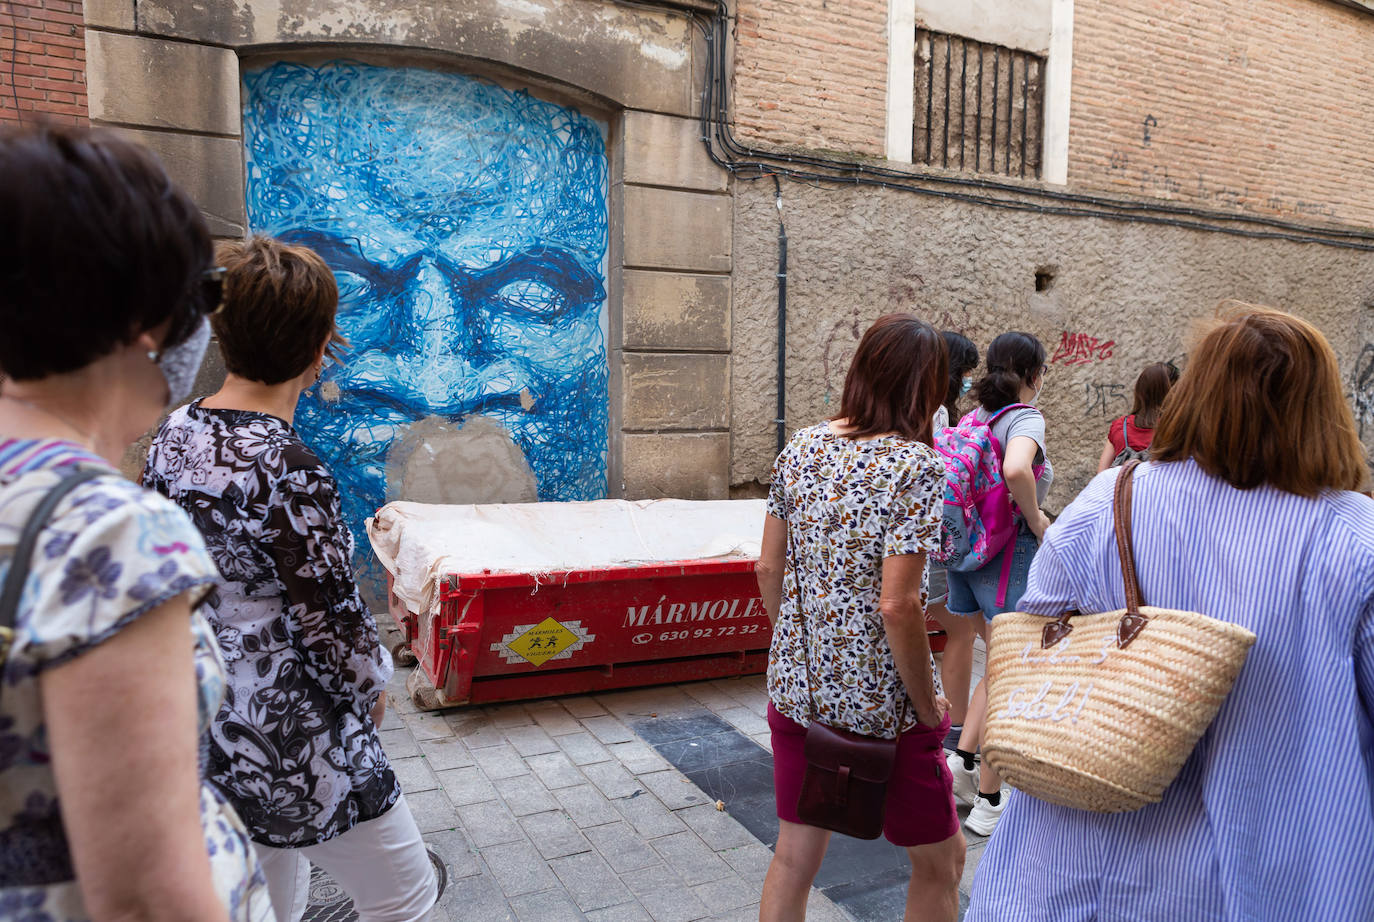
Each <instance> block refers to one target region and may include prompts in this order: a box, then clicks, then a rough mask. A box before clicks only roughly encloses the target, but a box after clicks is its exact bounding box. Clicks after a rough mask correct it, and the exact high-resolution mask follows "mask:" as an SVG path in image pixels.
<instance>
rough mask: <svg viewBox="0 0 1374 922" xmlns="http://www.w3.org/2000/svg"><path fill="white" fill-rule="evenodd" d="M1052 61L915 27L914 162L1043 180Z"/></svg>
mask: <svg viewBox="0 0 1374 922" xmlns="http://www.w3.org/2000/svg"><path fill="white" fill-rule="evenodd" d="M1044 75H1045V59H1044V58H1043V57H1040V56H1039V55H1034V54H1030V53H1028V52H1025V51H1017V50H1015V49H1013V48H1007V47H1004V46H1002V45H991V44H986V43H984V42H975V41H973V40H972V39H967V38H961V37H960V36H958V35H949V34H947V33H944V32H931V31H929V30H927V29H917V30H916V60H915V78H916V113H915V114H916V119H915V126H914V129H913V131H912V148H911V150H912V159H913V160H914V161H915V162H917V163H925V164H929V165H930V166H938V167H944V168H946V169H951V170H962V171H966V172H974V173H1000V174H1002V175H1006V176H1022V177H1032V178H1037V179H1038V178H1039V177H1040V161H1041V149H1042V146H1043V138H1044V111H1045V105H1044V103H1045V80H1044Z"/></svg>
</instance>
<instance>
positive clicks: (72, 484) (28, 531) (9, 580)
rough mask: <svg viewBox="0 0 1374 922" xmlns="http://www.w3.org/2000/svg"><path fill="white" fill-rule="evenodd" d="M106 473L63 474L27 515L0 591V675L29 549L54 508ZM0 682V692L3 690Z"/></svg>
mask: <svg viewBox="0 0 1374 922" xmlns="http://www.w3.org/2000/svg"><path fill="white" fill-rule="evenodd" d="M107 473H109V471H102V470H100V469H99V468H91V467H78V468H76V469H75V470H73V471H71V472H69V473H68V474H66V475H65V476H64V477H63V478H62V479H61V480H60V481H58V483H57V486H55V487H53V488H52V489H51V490H49V491H48V492H47V493H46V494H45V495H44V497H43V498H42V499H41V500H39V501H38V506H37V507H35V508H34V510H33V512H31V513H29V518H28V521H26V522H25V523H24V530H23V531H22V532H21V533H20V535H19V544H18V545H17V546H16V547H15V549H14V556H13V557H11V558H10V568H9V570H8V571H7V572H6V573H5V583H4V586H3V588H0V672H3V670H4V663H5V660H6V659H8V658H9V653H10V647H11V646H12V645H13V644H14V623H15V620H16V619H17V618H18V615H19V598H20V596H21V595H23V593H24V583H25V582H27V581H28V578H29V564H30V562H31V561H32V560H33V549H34V547H35V546H36V545H37V544H38V536H39V535H40V534H41V533H42V531H43V528H44V527H45V526H46V525H47V524H48V520H49V519H50V518H52V514H53V511H54V510H55V509H56V508H57V504H58V503H60V502H62V500H63V499H64V498H65V497H66V495H67V494H68V493H70V492H71V491H72V490H75V489H76V488H77V487H79V486H81V484H83V483H85V482H86V481H88V480H94V479H95V478H97V477H102V476H104V475H105V474H107ZM3 684H4V683H3V682H0V689H3Z"/></svg>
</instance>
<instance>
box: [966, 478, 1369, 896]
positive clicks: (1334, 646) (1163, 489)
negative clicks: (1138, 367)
mask: <svg viewBox="0 0 1374 922" xmlns="http://www.w3.org/2000/svg"><path fill="white" fill-rule="evenodd" d="M1118 472H1119V471H1118V470H1111V471H1106V472H1104V473H1102V474H1100V475H1099V476H1098V477H1097V478H1095V479H1094V480H1093V481H1092V483H1090V484H1089V485H1088V487H1087V489H1085V490H1084V491H1083V493H1082V494H1081V495H1080V496H1079V497H1078V498H1077V499H1076V500H1074V501H1073V503H1072V504H1070V506H1069V507H1068V508H1067V509H1065V510H1064V514H1063V516H1061V517H1060V519H1059V521H1057V522H1056V523H1055V524H1054V526H1053V527H1051V528H1050V530H1049V532H1048V534H1047V535H1046V538H1045V543H1044V544H1043V545H1042V546H1041V548H1040V552H1039V553H1038V554H1037V555H1036V557H1035V562H1034V564H1033V565H1032V567H1031V573H1030V585H1029V588H1028V589H1027V592H1026V595H1025V597H1024V598H1023V599H1022V601H1021V608H1022V609H1023V610H1025V611H1030V612H1036V613H1039V614H1057V613H1058V612H1060V611H1062V610H1064V609H1065V608H1077V609H1079V610H1081V611H1089V612H1097V611H1111V610H1113V609H1118V608H1122V607H1124V606H1125V594H1124V590H1123V589H1122V584H1121V570H1120V567H1119V564H1118V563H1117V552H1116V543H1115V539H1114V538H1113V534H1112V487H1113V485H1114V483H1115V478H1116V476H1117V473H1118ZM1132 517H1133V519H1134V526H1133V528H1132V533H1133V535H1134V539H1135V553H1136V561H1137V564H1138V567H1139V570H1140V582H1141V588H1142V590H1143V593H1144V597H1145V602H1146V604H1147V605H1158V606H1161V607H1165V608H1176V609H1186V610H1192V611H1198V612H1202V613H1204V614H1208V615H1211V616H1213V617H1215V618H1222V619H1225V620H1228V621H1233V622H1235V623H1237V624H1243V625H1245V626H1246V627H1248V628H1250V629H1251V630H1252V631H1254V632H1255V633H1256V634H1257V635H1258V637H1259V639H1258V641H1256V643H1255V646H1254V647H1253V648H1252V649H1251V651H1250V655H1249V658H1248V659H1247V660H1246V663H1245V666H1244V668H1243V669H1242V670H1241V673H1240V677H1239V679H1238V680H1237V682H1236V684H1235V687H1234V688H1233V689H1232V691H1231V694H1230V696H1229V697H1228V698H1227V700H1226V702H1225V703H1224V704H1223V705H1222V708H1221V711H1220V712H1219V713H1218V714H1217V718H1216V720H1215V721H1214V722H1213V723H1212V726H1211V727H1210V728H1209V729H1208V730H1207V732H1206V733H1205V734H1204V735H1203V737H1202V739H1201V741H1200V742H1199V743H1198V745H1197V748H1196V749H1195V750H1194V752H1193V754H1192V756H1191V757H1190V758H1189V759H1188V762H1187V763H1186V764H1185V765H1184V768H1183V771H1182V773H1181V774H1180V775H1179V777H1178V779H1177V780H1176V781H1175V782H1174V783H1173V785H1172V786H1171V787H1170V788H1169V789H1168V790H1167V791H1166V792H1165V794H1164V800H1163V801H1162V802H1161V803H1158V804H1152V805H1151V806H1148V807H1145V808H1144V809H1141V810H1137V811H1135V812H1133V813H1124V814H1096V813H1087V812H1084V811H1079V810H1071V809H1068V808H1064V807H1057V806H1053V805H1050V804H1046V803H1044V802H1042V801H1038V800H1036V799H1034V798H1032V797H1029V796H1027V795H1025V794H1020V793H1017V794H1013V795H1012V798H1011V802H1010V803H1009V804H1008V805H1007V810H1006V813H1005V814H1004V815H1003V816H1002V820H1001V822H1000V824H999V825H998V828H997V831H996V833H995V834H994V835H993V837H992V839H991V841H990V842H989V843H988V847H987V852H986V853H985V855H984V857H983V860H982V863H981V864H980V866H979V868H978V874H977V878H976V879H975V881H974V885H973V894H972V900H971V903H970V906H969V910H968V914H967V916H966V919H967V920H969V922H985V920H998V922H1003V920H1042V919H1043V920H1051V919H1053V920H1056V922H1076V920H1084V922H1086V920H1127V919H1129V920H1147V919H1160V920H1189V922H1210V920H1222V919H1224V920H1236V922H1239V920H1285V922H1286V920H1305V919H1320V920H1337V919H1340V920H1355V919H1359V920H1370V919H1374V726H1371V714H1372V713H1374V602H1372V601H1371V600H1374V502H1372V501H1370V500H1369V499H1367V498H1365V497H1363V496H1360V495H1358V494H1355V493H1340V492H1328V493H1326V494H1324V495H1322V496H1320V497H1318V498H1316V499H1303V498H1301V497H1298V496H1294V495H1292V494H1288V493H1283V492H1280V491H1278V490H1275V489H1272V488H1269V487H1261V488H1259V489H1255V490H1248V491H1242V490H1237V489H1235V488H1233V487H1231V486H1229V485H1227V484H1226V483H1224V482H1222V481H1221V480H1218V479H1216V478H1214V477H1210V476H1208V475H1207V474H1205V473H1204V472H1203V471H1202V470H1201V469H1200V468H1199V467H1198V466H1197V465H1196V464H1194V463H1193V462H1192V461H1182V462H1174V463H1170V464H1160V465H1155V464H1151V465H1146V466H1143V467H1141V468H1140V469H1139V470H1137V472H1136V483H1135V485H1134V502H1133V504H1132Z"/></svg>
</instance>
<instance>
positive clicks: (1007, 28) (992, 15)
mask: <svg viewBox="0 0 1374 922" xmlns="http://www.w3.org/2000/svg"><path fill="white" fill-rule="evenodd" d="M913 2H914V4H915V7H916V22H917V23H919V24H920V26H921V27H922V28H925V29H931V30H933V31H935V32H948V33H950V34H952V35H962V36H963V37H964V38H971V39H975V40H977V41H980V42H987V43H990V44H993V45H1002V46H1004V47H1006V48H1016V49H1019V50H1021V51H1030V52H1033V53H1034V54H1044V53H1045V52H1046V51H1048V50H1049V47H1050V0H963V2H950V0H913Z"/></svg>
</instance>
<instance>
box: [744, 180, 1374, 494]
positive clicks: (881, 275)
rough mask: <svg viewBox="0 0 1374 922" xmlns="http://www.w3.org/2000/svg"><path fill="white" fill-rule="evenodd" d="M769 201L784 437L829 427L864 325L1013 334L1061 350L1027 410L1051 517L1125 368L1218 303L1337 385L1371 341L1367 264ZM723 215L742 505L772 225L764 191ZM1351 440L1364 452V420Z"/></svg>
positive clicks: (1121, 386) (1281, 247)
mask: <svg viewBox="0 0 1374 922" xmlns="http://www.w3.org/2000/svg"><path fill="white" fill-rule="evenodd" d="M782 198H783V216H784V219H785V221H786V222H787V233H788V238H789V247H788V318H789V322H788V330H787V397H788V408H787V427H788V431H789V432H790V431H792V430H795V429H797V428H799V427H801V426H804V425H809V424H810V423H812V422H815V421H817V420H819V419H821V418H823V417H825V416H828V415H831V414H833V413H835V412H836V411H837V410H838V404H839V396H840V391H841V389H842V387H843V383H844V374H845V371H846V369H847V367H848V362H849V359H850V356H851V355H852V351H853V348H854V344H855V342H856V340H857V337H858V335H860V334H862V332H863V330H864V329H865V327H866V326H867V324H868V323H869V322H871V321H872V320H873V319H875V318H876V317H878V316H880V315H881V314H884V313H887V312H889V311H894V310H912V311H915V312H916V313H918V314H920V315H921V316H923V317H925V318H927V319H929V320H931V321H932V322H933V323H935V324H936V325H937V326H938V327H941V328H944V329H955V330H959V331H961V332H963V333H965V334H966V335H968V336H969V337H970V338H972V339H973V340H974V342H976V343H977V344H978V345H979V348H980V349H984V348H986V346H987V344H988V342H989V341H990V340H991V339H992V337H993V336H995V335H996V334H997V333H1000V332H1003V331H1006V330H1014V329H1022V330H1027V331H1029V332H1032V333H1034V334H1035V335H1037V336H1038V337H1040V339H1041V341H1042V342H1044V344H1045V348H1046V351H1047V353H1048V357H1050V358H1055V357H1056V354H1057V353H1062V352H1064V350H1062V349H1061V345H1066V346H1068V350H1067V354H1060V355H1058V357H1057V359H1055V360H1054V361H1053V362H1052V363H1051V371H1050V373H1049V376H1048V378H1047V382H1046V385H1045V390H1044V393H1043V395H1042V397H1041V402H1040V405H1041V407H1042V408H1043V409H1044V411H1045V415H1046V418H1047V420H1048V423H1049V433H1048V439H1049V447H1050V456H1051V459H1052V460H1053V462H1054V466H1055V471H1056V479H1055V484H1054V487H1053V489H1052V490H1051V492H1050V495H1049V498H1048V503H1047V504H1048V506H1049V507H1050V508H1051V509H1052V510H1055V511H1057V510H1059V509H1061V508H1062V507H1063V506H1064V505H1065V504H1066V503H1067V502H1068V501H1069V500H1070V499H1072V498H1073V496H1074V495H1075V494H1076V493H1077V491H1078V490H1079V489H1081V488H1082V487H1083V485H1084V484H1085V483H1086V482H1087V481H1088V479H1090V477H1091V475H1092V474H1093V473H1094V472H1095V471H1096V463H1097V458H1098V455H1099V454H1100V451H1101V448H1102V443H1103V440H1104V439H1105V438H1106V423H1107V421H1108V420H1109V419H1111V418H1113V417H1115V416H1118V415H1120V414H1122V413H1125V412H1129V410H1130V405H1129V400H1130V395H1131V389H1132V387H1133V385H1134V382H1135V377H1136V375H1137V374H1138V373H1139V370H1140V368H1141V367H1143V366H1144V365H1145V364H1147V363H1149V362H1154V361H1163V360H1166V359H1170V358H1178V357H1181V356H1182V355H1183V353H1185V351H1186V349H1187V341H1188V337H1189V333H1190V329H1191V327H1192V322H1193V321H1194V319H1195V318H1199V317H1203V316H1206V315H1209V314H1210V313H1211V312H1212V310H1213V309H1214V308H1215V306H1216V304H1217V303H1218V302H1219V301H1221V300H1222V299H1224V298H1241V299H1244V300H1249V301H1256V302H1261V303H1268V304H1274V305H1277V306H1281V307H1284V308H1287V309H1289V310H1293V311H1295V312H1297V313H1300V314H1302V315H1303V316H1305V317H1308V318H1309V319H1311V320H1312V321H1313V322H1314V323H1316V324H1317V325H1318V326H1319V327H1320V328H1321V329H1322V330H1323V331H1324V332H1325V333H1326V335H1327V336H1328V337H1329V338H1330V340H1331V342H1332V344H1333V346H1334V347H1335V348H1336V351H1337V353H1338V355H1339V357H1340V359H1341V361H1342V363H1343V367H1344V374H1345V377H1346V380H1347V383H1349V384H1352V385H1358V384H1359V383H1360V382H1359V380H1358V378H1360V377H1364V376H1366V375H1367V373H1368V369H1367V368H1365V367H1364V366H1366V365H1369V364H1370V362H1371V358H1372V357H1374V348H1370V349H1369V351H1367V352H1365V353H1364V354H1363V357H1362V359H1361V361H1360V362H1359V363H1358V364H1359V365H1360V368H1359V369H1357V368H1356V365H1357V361H1356V360H1357V358H1361V352H1362V349H1363V348H1364V347H1365V344H1366V343H1367V342H1368V341H1369V340H1370V339H1371V338H1374V253H1369V252H1358V251H1351V250H1342V249H1337V248H1333V247H1327V246H1319V245H1312V244H1295V243H1287V242H1281V241H1258V240H1247V239H1242V238H1239V237H1234V236H1230V235H1224V234H1218V233H1203V232H1198V231H1192V230H1184V229H1175V228H1166V227H1159V226H1154V225H1143V224H1124V223H1117V222H1105V221H1101V220H1098V219H1090V218H1069V217H1054V216H1048V215H1037V214H1030V213H1026V212H1007V211H1000V210H998V211H994V210H991V209H987V208H985V207H982V206H977V205H969V204H963V203H956V202H942V201H938V200H934V199H928V198H923V197H919V196H915V195H912V194H910V193H902V192H895V191H888V190H879V189H866V190H865V189H854V188H852V187H825V188H819V187H813V186H809V185H801V184H797V183H784V184H783V187H782ZM735 203H736V211H735V311H734V347H735V350H734V356H733V362H734V368H733V370H732V380H733V388H732V405H731V411H732V412H731V420H732V427H733V429H732V433H733V450H732V455H731V479H732V483H733V484H734V485H735V487H736V492H737V493H747V492H750V491H751V489H753V490H756V489H757V487H756V486H754V482H755V481H758V482H766V481H767V479H768V475H769V469H770V465H771V463H772V460H773V456H774V452H775V447H776V445H775V440H776V429H775V427H774V425H773V422H772V421H773V418H774V409H775V408H774V399H775V394H776V388H775V383H774V382H775V374H776V369H775V359H776V342H777V340H776V307H777V289H776V287H775V280H774V274H775V273H776V271H777V217H778V212H777V210H776V207H775V204H774V196H773V187H772V185H771V184H768V185H766V186H765V185H764V184H761V183H740V184H739V187H738V189H737V191H736V195H735ZM1046 269H1047V270H1049V271H1051V272H1052V273H1053V276H1054V277H1053V281H1052V283H1051V285H1050V287H1049V290H1048V291H1046V292H1043V293H1038V292H1036V290H1035V288H1036V286H1035V275H1036V272H1037V270H1046ZM1080 335H1082V336H1086V337H1088V338H1078V337H1079V336H1080ZM1066 337H1074V338H1073V339H1071V340H1067V341H1066ZM1094 338H1095V340H1096V344H1094V342H1093V339H1094ZM1108 343H1110V345H1106V344H1108ZM1366 384H1367V382H1366ZM1359 389H1360V388H1358V387H1352V390H1353V391H1358V390H1359ZM1353 396H1356V397H1357V398H1358V399H1357V406H1368V405H1369V398H1368V397H1360V396H1359V395H1358V394H1353ZM1361 400H1362V401H1363V403H1361V402H1360V401H1361ZM1364 429H1365V436H1366V439H1367V440H1372V439H1374V417H1371V418H1367V419H1366V420H1365V427H1364Z"/></svg>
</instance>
